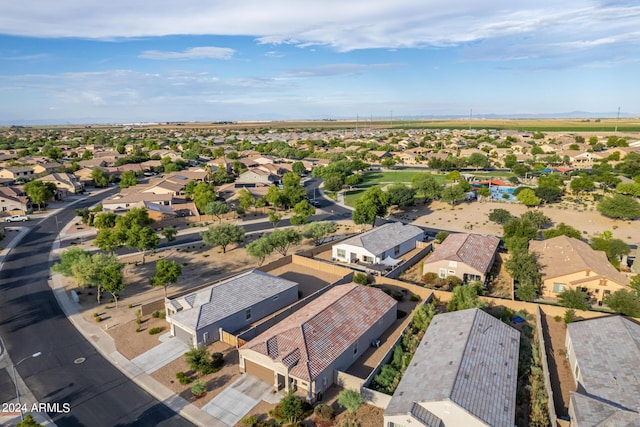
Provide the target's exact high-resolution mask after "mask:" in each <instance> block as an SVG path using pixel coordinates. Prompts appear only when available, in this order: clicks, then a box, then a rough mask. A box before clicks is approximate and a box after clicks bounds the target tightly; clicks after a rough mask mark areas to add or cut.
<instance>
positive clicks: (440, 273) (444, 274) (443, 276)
mask: <svg viewBox="0 0 640 427" xmlns="http://www.w3.org/2000/svg"><path fill="white" fill-rule="evenodd" d="M438 276H440V278H441V279H444V278H445V277H447V269H446V268H441V269H440V272H439V273H438Z"/></svg>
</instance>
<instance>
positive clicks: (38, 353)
mask: <svg viewBox="0 0 640 427" xmlns="http://www.w3.org/2000/svg"><path fill="white" fill-rule="evenodd" d="M40 356H42V352H41V351H39V352H37V353H33V354H32V355H31V356H27V357H25V358H23V359H21V360H20V361H19V362H18V363H16V364H14V365H13V383H14V384H15V386H16V396H17V397H18V407H19V408H20V419H21V420H22V421H24V414H23V413H22V403H21V402H20V390H18V377H17V375H16V367H17V366H18V365H19V364H21V363H22V362H24V361H25V360H27V359H31V358H34V357H40Z"/></svg>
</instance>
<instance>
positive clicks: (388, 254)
mask: <svg viewBox="0 0 640 427" xmlns="http://www.w3.org/2000/svg"><path fill="white" fill-rule="evenodd" d="M421 241H424V231H423V230H422V229H421V228H419V227H416V226H414V225H408V224H406V225H405V224H403V223H401V222H391V223H388V224H384V225H382V226H380V227H376V228H373V229H371V230H369V231H366V232H364V233H362V234H358V235H357V236H353V237H350V238H349V239H346V240H343V241H342V242H340V243H337V244H335V245H333V247H332V249H331V254H332V255H331V256H332V257H333V259H334V260H335V261H342V262H349V263H354V262H362V263H365V264H380V263H381V262H382V261H383V260H385V259H397V258H398V257H401V256H402V255H404V254H406V253H407V252H409V251H411V250H413V249H415V248H416V244H417V242H421Z"/></svg>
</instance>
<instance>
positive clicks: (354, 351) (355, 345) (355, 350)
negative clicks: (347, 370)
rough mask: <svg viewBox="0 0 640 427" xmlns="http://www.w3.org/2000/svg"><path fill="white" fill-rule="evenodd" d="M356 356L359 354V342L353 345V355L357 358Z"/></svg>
mask: <svg viewBox="0 0 640 427" xmlns="http://www.w3.org/2000/svg"><path fill="white" fill-rule="evenodd" d="M356 354H358V342H357V341H356V343H355V344H354V345H353V355H354V356H355V355H356Z"/></svg>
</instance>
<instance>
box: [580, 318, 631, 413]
mask: <svg viewBox="0 0 640 427" xmlns="http://www.w3.org/2000/svg"><path fill="white" fill-rule="evenodd" d="M567 335H568V336H569V338H570V340H571V348H572V351H573V355H574V356H575V358H576V360H577V362H578V366H579V367H580V376H581V379H582V382H581V385H582V388H583V389H584V394H587V395H589V396H590V397H592V398H593V399H596V400H598V401H600V402H605V403H608V404H610V405H614V406H616V407H617V408H618V409H626V410H628V411H632V412H636V414H638V413H640V373H639V372H638V366H639V365H640V325H638V324H637V323H635V322H634V321H632V320H629V319H626V318H625V317H623V316H610V317H601V318H598V319H591V320H585V321H581V322H574V323H570V324H569V325H567ZM576 403H578V404H579V406H577V407H576V408H575V409H576V412H577V413H580V414H582V416H585V417H588V414H589V413H592V412H598V411H599V410H598V409H597V407H596V408H595V409H594V408H593V407H590V406H591V405H595V404H592V403H589V402H588V401H585V400H584V399H583V400H578V401H576ZM581 403H582V404H586V406H583V405H580V404H581ZM581 425H592V424H589V423H585V424H581ZM593 425H595V424H593Z"/></svg>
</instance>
